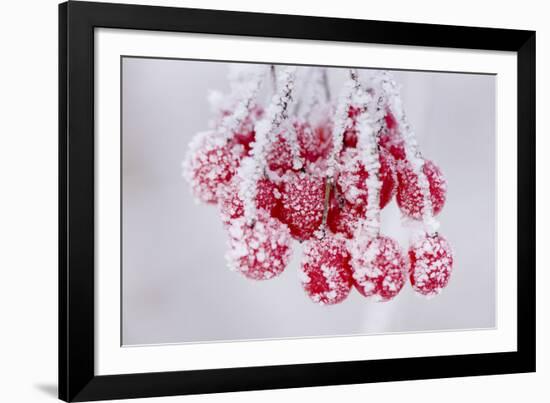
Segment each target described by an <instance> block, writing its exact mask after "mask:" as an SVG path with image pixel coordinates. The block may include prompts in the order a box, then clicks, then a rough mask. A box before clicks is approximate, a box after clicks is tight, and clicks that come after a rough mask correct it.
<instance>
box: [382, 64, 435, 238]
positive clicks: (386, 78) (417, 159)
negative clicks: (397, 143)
mask: <svg viewBox="0 0 550 403" xmlns="http://www.w3.org/2000/svg"><path fill="white" fill-rule="evenodd" d="M375 81H376V83H377V85H378V90H379V91H380V92H381V93H382V94H383V96H384V97H385V98H386V101H387V104H388V107H389V109H390V111H391V112H392V113H393V115H394V117H395V120H396V121H397V125H398V129H399V130H398V131H399V133H400V135H401V137H402V139H403V145H404V148H405V156H406V158H407V161H409V163H410V164H411V168H412V170H413V172H414V174H415V175H416V177H417V178H418V187H419V188H420V191H421V192H422V202H423V203H422V222H423V224H424V230H425V231H426V232H427V233H428V234H429V235H433V234H435V233H436V232H437V229H438V228H439V222H438V221H437V220H436V219H435V218H434V215H433V206H432V200H431V192H430V182H429V181H428V178H427V177H426V175H425V174H424V158H423V157H422V154H421V153H420V149H419V147H418V142H417V140H416V135H415V133H414V131H413V129H412V127H411V125H410V123H409V121H408V119H407V116H406V114H405V111H404V109H403V104H402V102H401V95H400V91H399V88H398V86H397V83H396V82H395V80H394V79H393V77H392V76H391V75H390V74H389V73H388V72H387V71H385V72H382V73H379V74H378V75H377V76H376V77H375Z"/></svg>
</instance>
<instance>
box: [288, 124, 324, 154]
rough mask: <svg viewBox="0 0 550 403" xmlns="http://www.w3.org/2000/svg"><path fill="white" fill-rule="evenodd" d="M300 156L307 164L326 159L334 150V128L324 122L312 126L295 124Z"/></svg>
mask: <svg viewBox="0 0 550 403" xmlns="http://www.w3.org/2000/svg"><path fill="white" fill-rule="evenodd" d="M294 128H295V130H296V136H297V138H298V145H299V147H300V156H301V157H302V158H303V159H304V160H305V161H307V162H311V163H314V162H317V161H318V160H319V159H326V158H327V156H328V154H329V152H330V149H331V148H332V126H331V125H330V123H329V122H323V123H320V124H319V125H316V126H312V125H311V124H309V123H308V122H303V121H296V122H294Z"/></svg>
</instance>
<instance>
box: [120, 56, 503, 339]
mask: <svg viewBox="0 0 550 403" xmlns="http://www.w3.org/2000/svg"><path fill="white" fill-rule="evenodd" d="M120 63H121V66H120V69H121V103H120V108H121V111H120V113H121V133H120V141H121V161H122V162H121V172H120V178H121V203H120V209H121V267H120V271H121V321H122V323H121V344H122V346H143V345H156V344H184V343H209V342H238V341H253V340H266V339H291V338H315V337H339V336H342V337H344V336H355V335H379V334H390V333H413V332H442V331H468V330H473V329H475V330H481V329H494V328H496V327H497V323H496V318H497V312H496V279H497V273H496V253H497V251H496V245H497V242H496V237H497V228H496V227H497V224H496V211H497V206H496V194H497V188H496V187H497V182H496V90H497V87H496V75H495V74H489V73H475V72H463V71H456V72H450V71H444V72H443V71H441V72H440V71H421V70H399V69H385V70H381V69H374V68H369V66H360V67H357V66H314V65H284V64H271V63H269V62H266V63H261V64H260V63H243V62H239V61H224V60H193V59H177V58H159V57H144V56H132V55H125V56H122V57H121V58H120ZM113 135H116V133H113Z"/></svg>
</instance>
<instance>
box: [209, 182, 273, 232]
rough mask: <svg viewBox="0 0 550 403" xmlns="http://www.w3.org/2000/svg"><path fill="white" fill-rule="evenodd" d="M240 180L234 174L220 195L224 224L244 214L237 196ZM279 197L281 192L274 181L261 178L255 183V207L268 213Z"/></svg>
mask: <svg viewBox="0 0 550 403" xmlns="http://www.w3.org/2000/svg"><path fill="white" fill-rule="evenodd" d="M240 184H241V180H240V178H239V177H238V176H234V177H233V179H232V180H231V182H230V183H229V185H228V186H226V187H225V188H224V190H223V191H222V192H221V196H220V214H221V218H222V221H223V222H224V224H229V223H230V222H231V221H232V220H234V219H236V218H240V217H242V216H243V215H244V203H243V201H242V199H241V198H240V197H239V186H240ZM280 199H281V193H280V192H279V190H278V187H277V185H276V184H275V183H273V182H272V181H270V180H269V179H267V178H262V179H260V180H259V181H258V183H257V185H256V207H257V208H258V209H263V210H265V211H267V212H268V213H269V214H270V215H271V214H272V212H273V211H274V210H276V208H277V206H278V204H279V202H280Z"/></svg>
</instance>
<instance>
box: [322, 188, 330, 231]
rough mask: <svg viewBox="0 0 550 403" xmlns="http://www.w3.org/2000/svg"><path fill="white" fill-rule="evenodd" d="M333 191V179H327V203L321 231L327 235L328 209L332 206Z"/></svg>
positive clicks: (324, 208)
mask: <svg viewBox="0 0 550 403" xmlns="http://www.w3.org/2000/svg"><path fill="white" fill-rule="evenodd" d="M331 190H332V179H330V178H327V179H326V181H325V203H324V207H323V221H322V223H321V229H322V230H323V234H325V233H326V228H327V218H328V208H329V205H330V192H331Z"/></svg>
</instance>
